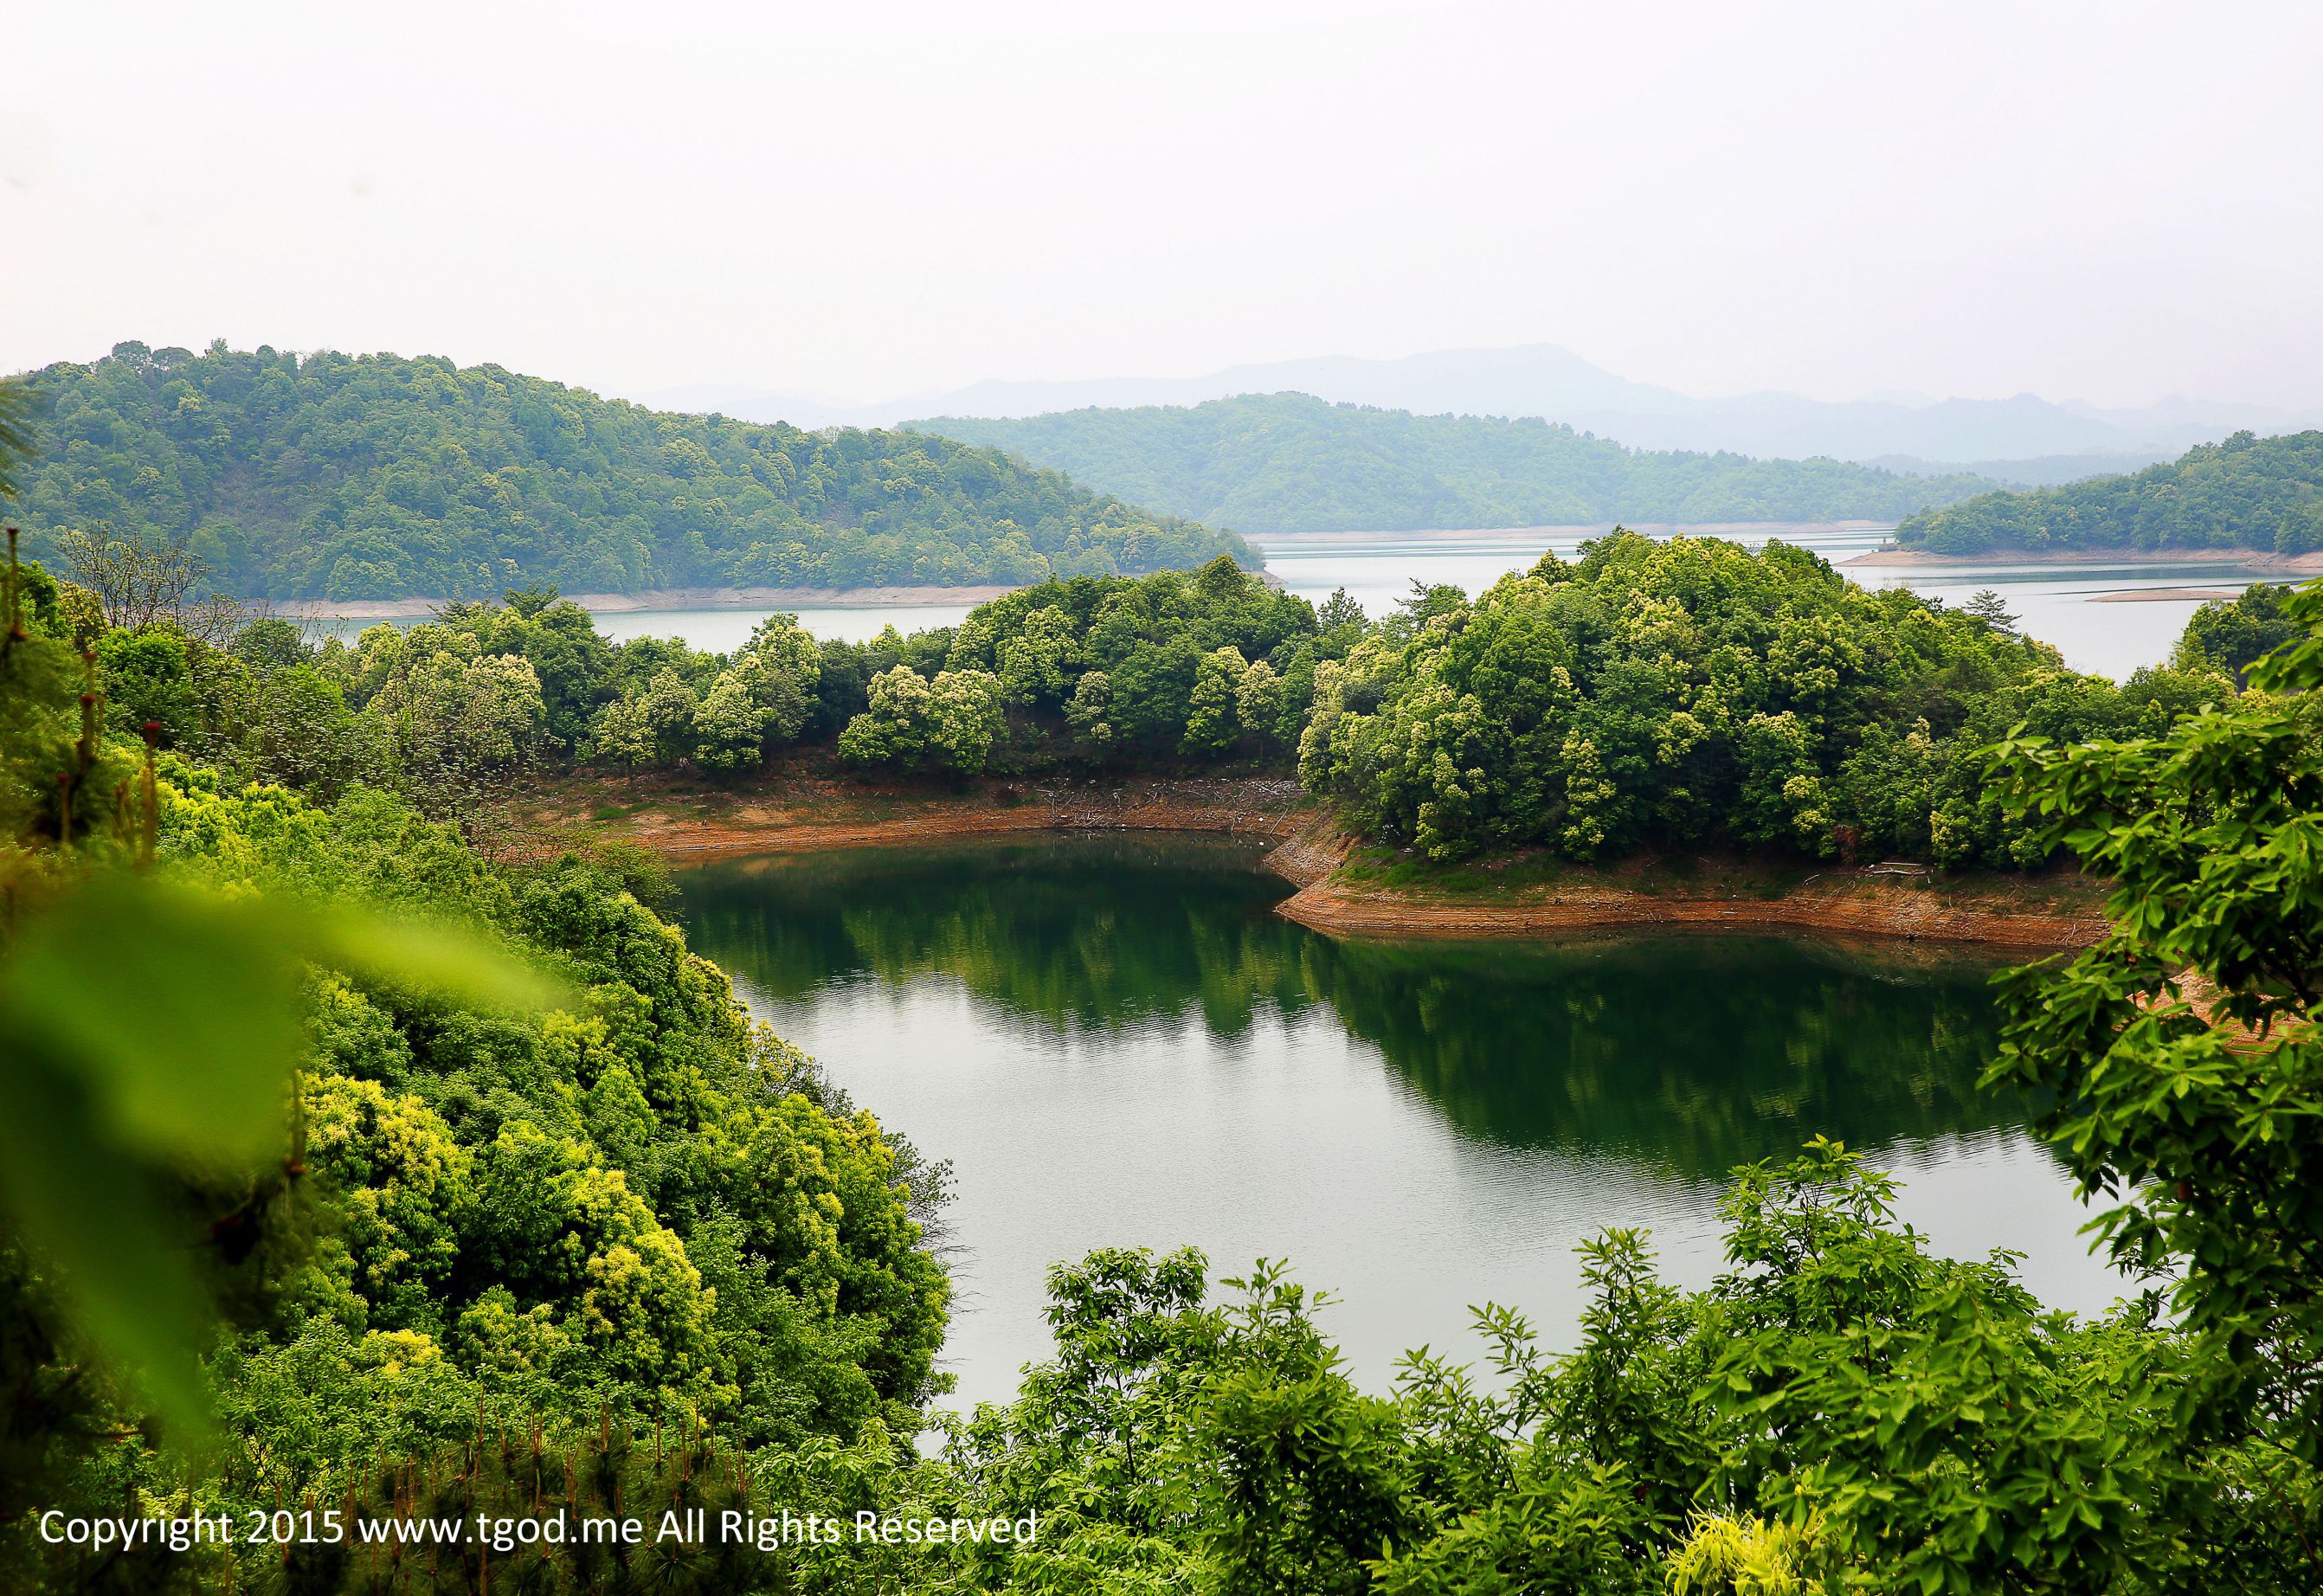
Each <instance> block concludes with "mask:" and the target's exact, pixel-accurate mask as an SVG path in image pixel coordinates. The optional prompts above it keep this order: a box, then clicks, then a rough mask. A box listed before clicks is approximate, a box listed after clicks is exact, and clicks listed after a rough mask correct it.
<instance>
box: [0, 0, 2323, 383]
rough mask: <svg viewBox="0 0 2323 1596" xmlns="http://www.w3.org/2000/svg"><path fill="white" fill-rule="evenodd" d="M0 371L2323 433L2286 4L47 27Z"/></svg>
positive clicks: (164, 12)
mask: <svg viewBox="0 0 2323 1596" xmlns="http://www.w3.org/2000/svg"><path fill="white" fill-rule="evenodd" d="M0 37H5V40H6V50H7V54H8V57H9V69H8V71H7V73H6V75H5V83H6V88H5V92H0V369H15V368H19V367H23V366H27V365H35V364H40V363H43V362H48V361H50V360H56V359H62V358H74V359H87V358H92V357H94V356H96V355H97V354H100V353H103V352H104V351H105V350H106V348H107V347H109V346H110V345H111V344H114V343H115V342H116V341H117V340H119V339H123V338H131V337H135V338H142V339H144V340H146V341H148V342H150V343H152V344H170V343H174V344H188V345H191V346H195V347H198V346H200V345H201V344H205V343H207V341H208V340H210V339H211V338H213V337H221V336H222V337H224V338H225V339H227V340H228V341H229V342H232V343H234V344H238V345H248V344H259V343H271V344H275V345H276V346H278V347H289V348H298V349H305V348H311V347H317V346H323V345H328V346H332V347H336V348H341V349H366V350H367V349H392V350H396V351H399V352H401V353H408V354H409V353H445V354H450V355H453V356H454V357H456V358H457V359H459V360H461V361H463V362H469V361H482V360H492V361H498V362H501V363H503V364H506V365H509V366H512V367H515V368H518V369H519V370H524V371H534V372H537V373H539V374H542V375H545V376H550V377H556V378H560V379H563V380H565V381H574V382H579V383H584V384H587V385H589V386H592V387H596V388H599V389H602V390H611V391H616V392H630V393H634V392H639V391H643V390H650V389H654V388H657V387H663V386H667V385H674V384H681V383H691V382H705V381H739V382H749V383H754V384H763V385H766V386H768V387H778V388H788V389H795V390H808V391H820V392H823V393H828V394H833V395H838V396H843V397H849V398H872V397H884V396H886V395H889V394H894V393H897V392H902V391H906V390H919V389H925V388H933V387H939V386H948V385H950V384H955V383H960V382H965V381H972V380H974V379H977V378H981V377H1016V378H1031V377H1087V376H1101V375H1169V374H1193V373H1197V372H1200V371H1207V370H1211V369H1214V368H1216V367H1218V366H1221V365H1226V364H1230V363H1233V362H1241V361H1253V360H1272V359H1280V358H1286V357H1290V356H1298V355H1308V354H1324V353H1348V354H1365V355H1393V354H1403V353H1412V352H1415V351H1419V350H1426V349H1437V348H1445V347H1451V346H1456V345H1468V344H1520V343H1529V342H1535V341H1547V342H1554V343H1559V344H1566V345H1568V346H1570V347H1572V348H1573V349H1575V350H1577V351H1578V352H1580V353H1583V354H1584V355H1586V356H1588V357H1589V358H1591V359H1593V360H1594V361H1596V362H1599V363H1600V364H1602V365H1605V366H1608V367H1610V368H1611V369H1612V370H1614V371H1620V372H1621V373H1622V374H1623V375H1626V376H1630V377H1634V378H1638V379H1639V380H1643V381H1660V382H1666V383H1668V384H1671V385H1672V386H1675V387H1678V388H1681V389H1684V390H1688V391H1692V392H1700V393H1717V392H1732V391H1739V390H1748V389H1753V388H1785V389H1792V390H1800V391H1804V392H1809V393H1813V394H1815V395H1818V396H1821V397H1825V398H1841V397H1849V396H1852V395H1856V394H1860V393H1863V392H1866V391H1870V390H1889V389H1910V390H1922V391H1925V392H1931V393H1938V394H1962V395H1969V396H1977V397H1994V396H1999V395H2005V394H2008V393H2013V392H2016V391H2020V390H2033V391H2038V392H2041V393H2044V394H2046V395H2048V396H2050V397H2052V398H2059V399H2062V398H2073V397H2081V398H2089V399H2096V400H2098V401H2100V402H2108V403H2142V402H2144V401H2147V400H2150V399H2155V398H2158V397H2160V396H2161V395H2162V394H2164V393H2167V392H2170V391H2172V390H2176V391H2181V392H2189V393H2196V394H2201V395H2205V396H2208V397H2216V398H2227V399H2249V400H2259V401H2266V402H2272V403H2281V404H2296V405H2314V404H2323V291H2318V284H2323V96H2318V87H2317V86H2318V68H2323V5H2307V4H2296V5H2237V4H2217V3H2212V4H2204V5H2195V4H2191V3H2190V0H2189V3H2186V4H2180V5H2166V6H2165V5H2152V4H2134V3H2131V4H2125V3H2122V0H2114V3H2111V4H2102V5H2095V4H2093V5H2045V4H2041V3H2040V0H2012V3H2010V4H2006V5H1979V4H1965V3H1963V0H1941V3H1940V4H1933V5H1916V4H1889V3H1883V0H1847V3H1845V4H1840V5H1783V4H1757V5H1751V4H1737V3H1735V0H1719V3H1716V4H1702V5H1654V4H1640V3H1638V0H1618V3H1612V0H1590V3H1588V4H1584V5H1564V4H1550V3H1546V0H1530V3H1529V4H1512V5H1501V4H1441V5H1424V4H1408V3H1407V4H1390V3H1387V0H1377V3H1374V4H1363V0H1336V3H1333V4H1322V3H1319V0H1312V3H1310V0H1163V3H1158V4H1140V5H1107V4H1104V3H1103V0H1058V3H1053V4H1051V3H1049V0H1016V3H1012V4H977V3H976V0H941V3H923V0H875V3H859V4H852V5H850V4H845V3H844V0H829V3H824V4H817V5H811V6H794V5H785V4H780V3H779V0H767V3H761V4H756V5H748V4H739V3H734V4H726V3H721V0H620V3H619V4H601V3H599V0H558V3H556V4H542V5H535V4H519V5H494V4H491V0H463V3H461V4H456V5H447V4H442V3H440V0H418V3H417V4H412V3H401V0H399V4H396V5H371V6H363V7H354V6H343V5H341V6H334V5H315V4H312V3H311V0H301V3H300V4H298V5H279V6H278V5H243V4H234V3H233V0H222V3H213V4H209V5H185V4H183V3H182V0H170V3H169V4H143V3H136V4H128V3H115V0H74V3H73V4H69V5H48V6H39V7H33V6H30V5H17V6H13V7H11V14H10V16H9V17H8V19H7V21H6V23H5V27H0Z"/></svg>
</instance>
